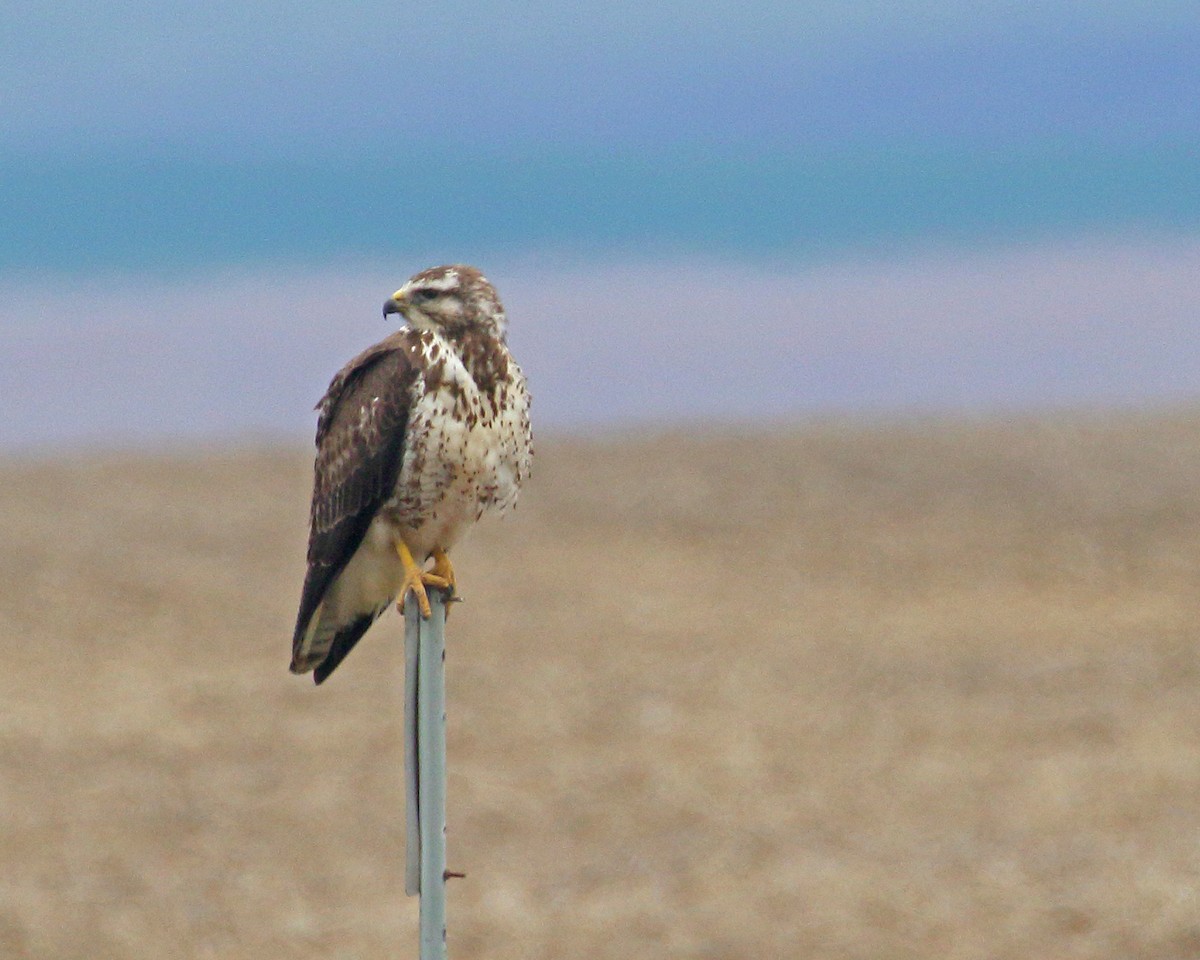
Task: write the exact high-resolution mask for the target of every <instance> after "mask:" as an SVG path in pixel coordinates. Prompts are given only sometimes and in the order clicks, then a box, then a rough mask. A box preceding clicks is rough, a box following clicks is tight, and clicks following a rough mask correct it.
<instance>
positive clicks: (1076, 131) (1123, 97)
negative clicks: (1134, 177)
mask: <svg viewBox="0 0 1200 960" xmlns="http://www.w3.org/2000/svg"><path fill="white" fill-rule="evenodd" d="M1198 40H1200V12H1198V11H1197V8H1196V6H1195V4H1192V3H1187V2H1160V3H1153V2H1144V3H1118V4H1104V3H1080V2H1062V0H1057V2H1056V0H1047V2H1042V3H1016V2H1003V0H978V2H973V3H969V4H968V3H955V2H945V0H942V2H932V0H907V2H906V0H896V2H891V3H883V2H873V0H859V2H855V3H853V4H837V5H834V4H823V5H817V4H805V3H794V2H762V0H758V2H756V0H745V2H714V0H707V2H704V0H699V2H687V3H683V2H675V3H646V2H640V3H639V2H633V0H606V2H595V0H590V2H589V0H584V2H579V3H572V4H562V3H558V2H549V0H542V2H530V3H523V4H511V3H505V4H500V3H494V2H478V3H464V2H439V3H437V4H427V5H405V6H403V7H400V6H397V5H395V4H392V3H375V2H363V3H353V4H348V3H330V2H324V3H322V2H319V0H318V2H314V3H310V4H305V5H299V4H286V5H285V4H278V5H272V4H252V5H251V4H243V3H239V2H236V0H214V2H211V3H207V4H203V5H200V4H195V5H181V4H163V3H150V2H145V0H141V2H139V0H133V2H124V3H113V4H94V3H82V2H77V0H63V2H53V3H48V2H33V3H28V4H23V5H20V6H18V7H16V8H14V9H13V10H11V11H9V12H8V13H7V14H6V27H5V31H4V37H3V39H0V45H2V48H3V57H0V89H2V90H4V91H6V94H5V96H4V101H3V106H2V108H0V109H2V117H3V121H4V124H3V125H4V129H5V130H6V131H7V133H6V137H5V141H6V143H5V147H4V152H5V153H13V152H16V153H30V154H33V155H46V154H49V155H66V156H71V157H80V156H101V155H117V156H128V155H131V154H135V153H136V154H141V155H145V156H178V155H181V154H182V155H187V156H189V157H195V156H196V155H201V156H220V157H225V158H227V159H244V158H247V157H251V156H262V155H266V156H284V157H289V158H293V159H294V158H310V157H329V156H350V157H359V156H362V155H364V154H365V155H369V156H376V157H379V156H382V157H389V158H390V157H395V156H397V155H406V154H409V153H414V152H415V153H418V154H419V153H421V152H424V151H426V150H429V149H434V150H438V149H444V148H446V147H454V146H457V147H466V148H470V149H472V150H483V151H491V150H496V151H518V152H519V151H522V150H524V151H530V150H539V149H547V148H553V149H556V150H564V151H568V152H569V151H571V150H572V149H581V150H582V149H603V150H610V149H618V150H621V149H638V150H643V151H644V150H650V151H660V150H670V149H672V148H676V147H690V146H697V145H701V146H720V147H723V148H734V149H737V148H739V147H746V146H748V145H747V144H745V143H744V142H741V143H739V141H745V140H746V139H749V138H753V139H754V141H755V144H754V146H755V148H756V149H761V148H774V149H797V148H811V147H821V146H828V145H830V144H845V143H850V144H870V143H874V142H878V141H880V140H881V139H894V140H899V141H902V142H907V141H912V140H931V139H933V140H945V139H965V140H969V141H972V142H977V143H978V142H992V143H999V144H1005V143H1020V142H1024V141H1028V140H1030V139H1040V138H1050V139H1064V138H1076V137H1081V138H1085V139H1088V140H1095V141H1099V142H1108V143H1112V142H1114V141H1126V140H1128V139H1129V138H1134V139H1138V140H1142V139H1146V138H1166V139H1174V138H1178V137H1185V138H1190V137H1192V136H1193V135H1194V134H1195V132H1196V118H1197V113H1196V111H1197V103H1198V102H1200V97H1198V96H1197V94H1200V75H1198V70H1197V67H1198V64H1200V44H1198V43H1197V41H1198Z"/></svg>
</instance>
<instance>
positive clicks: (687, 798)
mask: <svg viewBox="0 0 1200 960" xmlns="http://www.w3.org/2000/svg"><path fill="white" fill-rule="evenodd" d="M310 462H311V461H310V459H309V456H308V453H307V452H306V451H303V450H275V451H252V450H247V451H208V452H205V453H202V454H198V455H195V456H191V455H187V456H184V455H178V456H168V455H163V456H158V457H147V456H139V457H132V456H126V457H109V458H92V459H84V460H78V461H66V460H58V461H38V462H26V463H9V464H8V465H7V466H4V467H2V468H0V534H2V543H3V550H2V552H0V575H2V577H3V583H4V590H3V593H2V594H0V623H2V627H0V629H2V630H3V637H4V644H3V651H4V672H3V678H4V679H3V689H4V693H3V701H2V704H3V705H2V706H0V768H2V777H0V808H2V810H3V814H4V821H5V822H4V829H3V833H2V835H0V863H2V865H3V869H2V870H0V956H2V957H4V958H23V957H36V958H53V960H58V958H63V960H66V958H71V960H75V958H79V960H83V958H88V960H96V958H100V960H109V958H112V960H125V958H130V960H134V958H136V960H149V958H154V960H164V958H193V957H195V958H222V960H225V958H228V960H241V958H247V960H248V958H255V960H260V958H272V960H276V958H281V960H287V958H314V960H315V958H321V960H329V958H344V960H365V958H394V957H415V956H416V916H417V904H416V901H415V900H410V899H406V898H405V897H404V895H403V846H404V836H403V829H404V817H403V791H402V779H401V777H402V757H401V745H400V714H401V698H402V678H401V670H402V655H401V646H402V644H401V642H400V638H401V632H402V631H401V627H402V624H401V621H400V618H399V617H397V616H396V615H394V614H389V615H387V616H386V617H385V618H384V619H383V620H382V621H381V622H380V623H379V624H378V625H377V626H376V627H375V628H374V629H373V631H372V632H371V633H370V634H368V636H367V638H366V639H365V640H364V642H363V643H362V644H361V645H360V647H359V649H357V650H356V651H355V652H354V654H352V655H351V656H350V658H349V659H348V660H347V662H346V663H345V664H344V665H343V666H342V668H341V669H340V670H339V671H338V672H337V673H336V674H334V676H333V677H332V678H331V679H330V681H329V682H328V683H326V684H325V685H324V686H322V687H320V688H316V687H314V686H313V685H312V683H311V681H310V680H309V679H308V678H298V677H294V676H292V675H290V674H289V673H288V672H287V664H288V659H289V654H290V633H291V626H292V618H293V616H294V612H295V603H296V601H297V598H298V592H299V587H300V580H301V577H302V574H303V565H304V564H303V552H304V541H305V536H306V522H307V501H308V484H309V470H310ZM456 561H457V567H458V572H459V577H460V581H461V585H462V592H463V594H464V595H465V596H466V597H467V601H468V602H467V603H465V604H462V605H461V606H459V607H457V608H456V609H455V613H454V616H453V617H452V619H451V621H450V624H449V630H448V637H449V647H450V652H449V660H448V677H449V697H450V780H449V791H450V800H449V820H450V855H449V860H450V867H451V869H455V870H461V871H465V872H466V874H467V877H466V878H465V879H463V880H455V881H452V885H451V887H450V902H449V919H450V952H451V956H452V957H454V958H495V960H538V958H547V960H548V958H564V957H570V958H589V960H592V958H621V960H627V958H633V957H671V958H714V960H716V958H730V960H735V958H738V960H740V958H746V960H749V958H755V960H760V958H792V957H795V958H854V960H888V958H939V960H940V958H949V960H959V958H962V960H966V958H980V960H982V958H1012V960H1043V958H1045V960H1058V958H1113V960H1117V958H1121V960H1124V958H1134V957H1136V958H1139V960H1144V958H1150V960H1167V958H1194V957H1196V956H1198V955H1200V643H1198V641H1200V616H1198V615H1200V591H1198V589H1197V588H1198V586H1200V414H1193V413H1183V414H1178V415H1166V414H1164V415H1156V416H1149V415H1146V416H1143V417H1137V416H1131V415H1130V416H1122V417H1116V418H1102V417H1091V418H1088V417H1058V418H1046V419H1030V420H1027V421H1021V422H1013V423H1008V424H1004V423H999V422H995V421H980V422H977V423H976V422H965V421H960V422H953V423H933V422H930V423H898V424H882V425H878V426H855V425H848V424H827V425H819V424H818V425H809V426H805V427H796V428H788V429H784V428H780V429H778V430H776V431H774V432H770V433H752V432H750V431H745V432H742V433H737V432H734V431H728V432H726V433H724V434H721V435H716V434H714V435H711V436H697V435H695V434H688V433H686V432H682V431H681V432H678V433H667V434H662V435H657V434H644V435H640V436H638V437H635V438H632V439H629V438H625V439H618V438H614V439H604V440H594V441H586V442H585V441H575V440H563V439H559V440H554V439H546V440H543V441H541V442H540V447H539V451H538V461H537V467H536V471H535V478H534V481H533V483H532V484H531V486H530V488H529V489H528V490H527V492H526V496H525V499H524V501H523V502H522V505H521V507H520V509H519V510H518V511H517V513H516V514H515V515H514V516H512V517H510V518H508V519H506V520H505V521H503V522H500V523H494V522H493V523H491V524H488V525H486V526H484V527H482V528H481V529H480V530H478V531H477V532H476V534H475V535H474V537H473V539H471V540H469V541H468V542H467V543H465V544H464V545H463V546H462V547H461V548H459V550H458V551H457V552H456Z"/></svg>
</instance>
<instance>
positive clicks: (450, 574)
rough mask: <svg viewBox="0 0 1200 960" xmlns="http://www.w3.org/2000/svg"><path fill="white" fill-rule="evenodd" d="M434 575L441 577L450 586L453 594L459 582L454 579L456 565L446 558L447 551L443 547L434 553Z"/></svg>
mask: <svg viewBox="0 0 1200 960" xmlns="http://www.w3.org/2000/svg"><path fill="white" fill-rule="evenodd" d="M433 574H434V576H437V577H441V578H442V579H443V580H445V581H446V583H447V584H449V586H450V593H451V594H453V593H454V590H455V588H456V587H457V586H458V581H457V580H456V579H454V564H452V563H451V562H450V558H449V557H448V556H446V551H445V550H443V549H442V548H441V547H438V548H436V549H435V550H434V551H433Z"/></svg>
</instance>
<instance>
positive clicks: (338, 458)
mask: <svg viewBox="0 0 1200 960" xmlns="http://www.w3.org/2000/svg"><path fill="white" fill-rule="evenodd" d="M384 312H385V314H387V313H393V312H394V313H403V314H404V315H405V317H406V319H408V321H409V323H408V325H406V326H405V327H402V328H401V329H400V330H399V331H397V332H396V333H395V334H393V335H392V336H390V337H388V338H387V339H385V340H383V341H381V342H380V343H378V344H376V345H375V346H373V347H371V348H369V349H367V350H365V351H364V352H363V353H361V354H359V356H357V357H355V358H354V359H353V360H351V361H350V362H349V363H348V364H346V366H345V367H343V368H342V369H341V371H339V372H338V374H337V375H336V376H335V377H334V378H333V381H332V383H330V385H329V390H328V391H327V392H326V394H325V396H324V398H322V400H321V402H320V403H319V404H318V405H317V409H318V411H319V416H318V421H317V438H316V445H317V456H316V462H315V466H314V478H313V499H312V508H311V514H310V521H311V530H310V535H309V543H308V571H307V574H306V576H305V580H304V587H303V590H302V592H301V599H300V609H299V612H298V614H297V617H296V627H295V631H294V633H293V637H292V666H291V669H292V670H293V671H294V672H296V673H303V672H306V671H308V670H314V671H315V672H314V678H315V680H316V682H317V683H321V682H322V681H323V680H325V678H326V677H328V676H329V674H330V673H331V672H332V671H333V670H334V668H335V667H337V665H338V664H339V663H340V662H341V661H342V660H343V659H344V658H345V656H346V655H347V654H348V653H349V652H350V650H351V649H352V648H353V647H354V645H355V644H356V643H357V642H358V640H359V639H360V638H361V637H362V636H363V634H365V633H366V631H367V630H368V629H369V628H370V626H371V624H372V623H374V622H375V620H376V619H377V618H378V617H379V616H380V615H381V614H382V613H383V612H384V611H385V610H386V609H387V607H388V606H389V605H390V603H391V602H392V601H393V600H394V599H395V598H396V596H397V595H398V593H399V592H400V590H401V585H402V582H403V565H402V564H401V562H400V559H399V554H398V550H397V548H398V545H399V544H400V543H401V542H402V543H404V544H405V545H406V546H407V547H408V549H409V551H410V552H411V553H412V556H413V557H414V559H415V560H416V562H417V563H418V564H419V563H422V562H424V561H425V560H426V559H427V558H428V557H429V556H430V555H431V554H432V553H433V552H434V551H437V550H441V551H447V550H449V549H450V548H451V547H452V546H453V545H454V544H455V543H456V542H457V541H458V540H459V539H460V538H461V536H462V535H463V534H464V533H465V532H466V530H467V529H468V528H469V527H470V526H471V525H473V524H474V523H475V522H476V521H477V520H479V519H480V518H481V517H482V516H483V515H484V514H485V513H487V512H489V511H494V512H497V513H499V512H503V511H504V510H506V509H507V508H508V507H509V506H511V505H512V504H513V503H514V502H515V501H516V497H517V491H518V489H519V488H520V486H521V484H522V483H523V482H524V481H525V480H526V479H527V478H528V476H529V468H530V463H531V460H532V456H533V447H532V435H531V432H530V427H529V393H528V391H527V389H526V386H525V378H524V375H523V374H522V373H521V370H520V368H519V367H518V366H517V364H516V363H515V361H513V359H512V356H511V355H510V354H509V352H508V347H507V345H506V344H505V342H504V340H505V338H504V334H505V329H506V322H507V321H506V318H505V316H504V310H503V307H502V306H501V305H500V301H499V299H498V298H497V297H496V293H495V291H494V290H493V289H492V286H491V284H490V283H488V281H487V280H486V279H485V278H484V277H483V275H482V274H480V273H479V271H478V270H475V269H474V268H473V267H467V266H462V265H457V266H449V267H435V268H433V269H431V270H426V271H423V272H422V273H419V274H417V275H416V276H414V277H413V278H412V279H410V280H409V281H408V283H407V284H405V286H404V287H402V288H401V289H400V290H399V291H397V292H396V294H395V295H394V296H393V298H392V299H391V300H389V301H388V303H387V304H385V307H384Z"/></svg>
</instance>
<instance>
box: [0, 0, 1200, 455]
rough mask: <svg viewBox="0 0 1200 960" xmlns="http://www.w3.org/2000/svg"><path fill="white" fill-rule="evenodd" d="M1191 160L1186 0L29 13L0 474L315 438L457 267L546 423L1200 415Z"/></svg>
mask: <svg viewBox="0 0 1200 960" xmlns="http://www.w3.org/2000/svg"><path fill="white" fill-rule="evenodd" d="M1198 154H1200V8H1197V7H1196V5H1195V4H1194V3H1184V2H1169V0H1164V2H1159V3H1155V2H1142V3H1131V2H1127V3H1107V4H1097V3H1086V4H1085V3H1081V2H1069V0H1045V2H1039V3H1019V2H1013V0H975V2H972V3H970V4H967V3H959V2H949V0H940V2H935V0H892V2H888V3H884V2H874V0H864V2H857V3H855V4H843V5H831V4H824V5H814V4H804V3H795V2H763V0H743V2H739V3H733V2H717V0H698V2H689V3H647V2H644V0H643V2H632V0H608V2H595V0H583V2H580V3H575V4H571V5H565V4H560V3H551V2H548V0H546V2H530V3H521V4H514V3H507V4H500V3H495V2H477V3H466V2H441V3H438V4H436V5H433V4H430V5H409V6H405V7H404V8H403V9H400V8H398V7H397V6H396V5H395V4H385V3H375V2H362V3H355V4H344V3H335V2H321V0H316V2H312V3H309V4H306V5H303V6H302V5H269V4H258V5H246V4H243V3H240V2H239V3H234V2H226V0H215V2H211V3H208V4H204V5H194V6H193V5H188V6H179V5H166V4H162V3H151V2H146V0H127V2H120V3H113V4H104V5H99V4H94V3H82V2H74V0H65V2H64V0H59V2H54V3H49V2H36V0H35V2H31V3H26V4H24V5H21V6H20V7H18V8H16V9H14V10H13V11H9V12H8V13H7V14H6V24H5V29H4V31H3V32H0V209H3V210H4V211H5V215H4V216H3V217H2V218H0V351H2V352H0V386H3V389H4V393H5V395H6V397H7V398H8V402H9V404H10V409H14V410H15V412H16V415H15V416H12V417H9V418H7V420H6V422H5V423H4V424H3V426H2V427H0V449H8V450H25V449H49V450H54V449H61V448H63V447H65V446H70V445H75V444H78V443H83V444H91V445H96V446H105V445H113V444H118V445H119V444H124V443H131V442H132V443H157V442H165V443H170V442H187V441H188V440H189V439H190V438H208V439H213V440H216V441H220V440H222V439H227V438H231V437H233V438H236V437H238V436H251V435H252V436H255V437H258V436H279V437H283V438H292V437H298V436H302V435H303V434H305V433H308V432H310V431H311V427H312V423H311V410H310V408H311V406H312V403H313V402H315V399H316V397H317V396H319V394H320V392H321V390H322V389H323V387H324V385H325V382H327V379H328V376H329V375H330V374H332V372H333V371H334V370H336V368H337V367H338V366H340V364H341V363H342V362H343V361H344V359H346V357H347V356H349V355H350V354H351V353H353V352H355V351H356V350H357V349H359V348H360V347H361V346H363V345H365V344H367V343H369V342H371V341H372V340H374V339H377V338H378V337H379V336H381V335H382V334H383V333H384V332H385V330H384V329H383V328H381V325H380V323H379V322H378V319H377V314H378V312H379V311H378V306H379V303H382V300H383V299H385V298H386V297H387V295H388V294H390V292H391V291H392V290H394V289H395V288H396V287H397V286H399V285H400V283H401V282H402V281H403V280H404V279H405V278H406V277H407V276H408V275H409V274H411V273H413V272H416V271H417V270H418V269H420V268H422V267H425V266H428V265H431V264H433V263H436V262H453V261H467V262H475V263H477V264H479V265H480V266H482V267H483V268H484V269H485V271H486V272H487V273H488V274H489V275H490V276H491V277H492V279H493V281H495V282H496V284H497V286H498V287H499V289H500V292H501V295H502V296H503V297H505V299H506V301H507V302H508V305H509V313H510V316H511V321H512V330H513V334H512V336H513V343H514V348H518V347H520V349H521V350H523V351H524V353H525V357H522V360H523V363H524V365H525V366H526V367H527V368H528V371H529V373H530V376H531V380H532V381H533V383H534V388H535V396H536V397H537V403H538V408H537V409H538V412H539V416H540V422H543V423H545V424H547V425H548V426H549V427H550V428H552V429H555V430H573V429H591V428H595V427H617V428H619V427H621V426H622V425H627V424H647V423H669V422H679V421H680V420H691V421H700V422H722V421H724V422H730V421H735V420H741V419H745V418H747V417H751V416H758V415H761V414H763V413H765V414H766V415H768V416H769V417H771V418H774V419H776V420H781V421H787V420H794V419H796V418H802V417H804V416H806V415H812V414H823V413H826V412H835V413H836V412H845V413H850V414H854V413H859V412H872V413H873V412H878V411H906V410H933V411H935V412H937V411H948V412H954V411H962V410H969V411H975V410H981V409H982V410H989V409H990V410H1015V409H1027V408H1036V407H1041V406H1045V405H1054V404H1059V405H1101V406H1103V405H1106V404H1109V405H1127V404H1145V403H1154V402H1167V403H1174V402H1190V401H1191V399H1192V398H1193V397H1194V396H1195V393H1196V391H1195V390H1194V388H1193V386H1192V380H1193V371H1194V368H1195V364H1194V363H1193V362H1191V360H1192V358H1193V357H1195V352H1194V351H1191V350H1188V349H1187V348H1188V347H1190V346H1192V345H1195V344H1194V341H1195V339H1196V338H1195V337H1194V335H1193V334H1192V333H1191V329H1192V327H1194V326H1197V324H1196V323H1195V321H1196V319H1197V306H1198V303H1197V297H1196V295H1195V294H1193V293H1192V287H1193V286H1194V283H1192V282H1191V278H1192V277H1194V276H1195V275H1196V273H1195V268H1196V265H1197V264H1196V251H1197V249H1198V245H1200V174H1198V173H1197V171H1200V163H1198V161H1200V155H1198ZM298 291H304V295H303V296H298V295H297V292H298ZM1030 291H1036V296H1031V294H1030ZM1164 291H1170V292H1171V295H1170V296H1166V295H1165V293H1164ZM376 301H378V303H376ZM1164 338H1166V339H1164ZM731 341H732V342H736V343H737V344H738V347H737V350H736V351H734V352H732V353H731V352H730V351H729V348H728V344H729V343H730V342H731ZM64 343H66V344H67V345H66V346H60V347H58V348H56V346H55V345H59V344H64ZM1165 343H1172V344H1174V348H1168V347H1166V346H1163V344H1165ZM631 344H632V345H633V346H635V347H636V348H637V349H636V351H635V352H637V353H638V355H639V356H640V357H641V363H642V364H643V366H646V365H653V366H654V367H655V369H657V370H658V376H657V379H656V383H657V384H658V385H657V387H656V388H655V390H653V391H650V392H649V393H648V392H647V389H646V386H645V383H644V382H643V378H644V377H645V376H646V374H645V371H642V373H640V374H638V373H637V372H636V371H632V370H631V371H626V373H625V374H624V375H622V374H621V373H620V372H619V371H617V370H614V369H613V368H614V366H616V365H619V364H620V363H622V362H623V361H622V359H621V358H623V357H628V356H629V355H630V351H629V350H628V349H626V347H627V346H628V345H631ZM518 356H520V353H518ZM1122 358H1123V359H1122ZM730 364H734V365H735V366H736V369H729V365H730ZM581 368H584V369H587V370H589V376H586V377H581V376H580V375H579V374H580V369H581ZM293 371H294V372H295V376H292V372H293ZM664 371H665V375H664ZM698 371H699V372H702V376H700V377H697V376H695V373H696V372H698ZM591 372H594V373H595V375H594V376H593V375H590V373H591ZM735 383H736V384H738V385H739V386H738V387H737V388H736V389H734V388H733V387H732V386H731V385H732V384H735ZM51 384H52V385H54V388H55V389H56V390H57V391H58V392H59V394H61V391H62V390H63V389H64V386H63V385H67V387H66V388H65V389H67V391H68V393H69V394H70V396H71V399H70V400H68V401H67V402H62V399H61V396H55V397H53V398H52V397H50V396H49V395H48V393H47V391H48V389H49V386H48V385H51ZM539 384H541V385H542V386H541V389H539V388H538V385H539ZM213 398H223V405H220V409H214V408H213ZM147 410H156V411H157V413H156V415H155V416H147V415H146V413H145V411H147Z"/></svg>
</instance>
